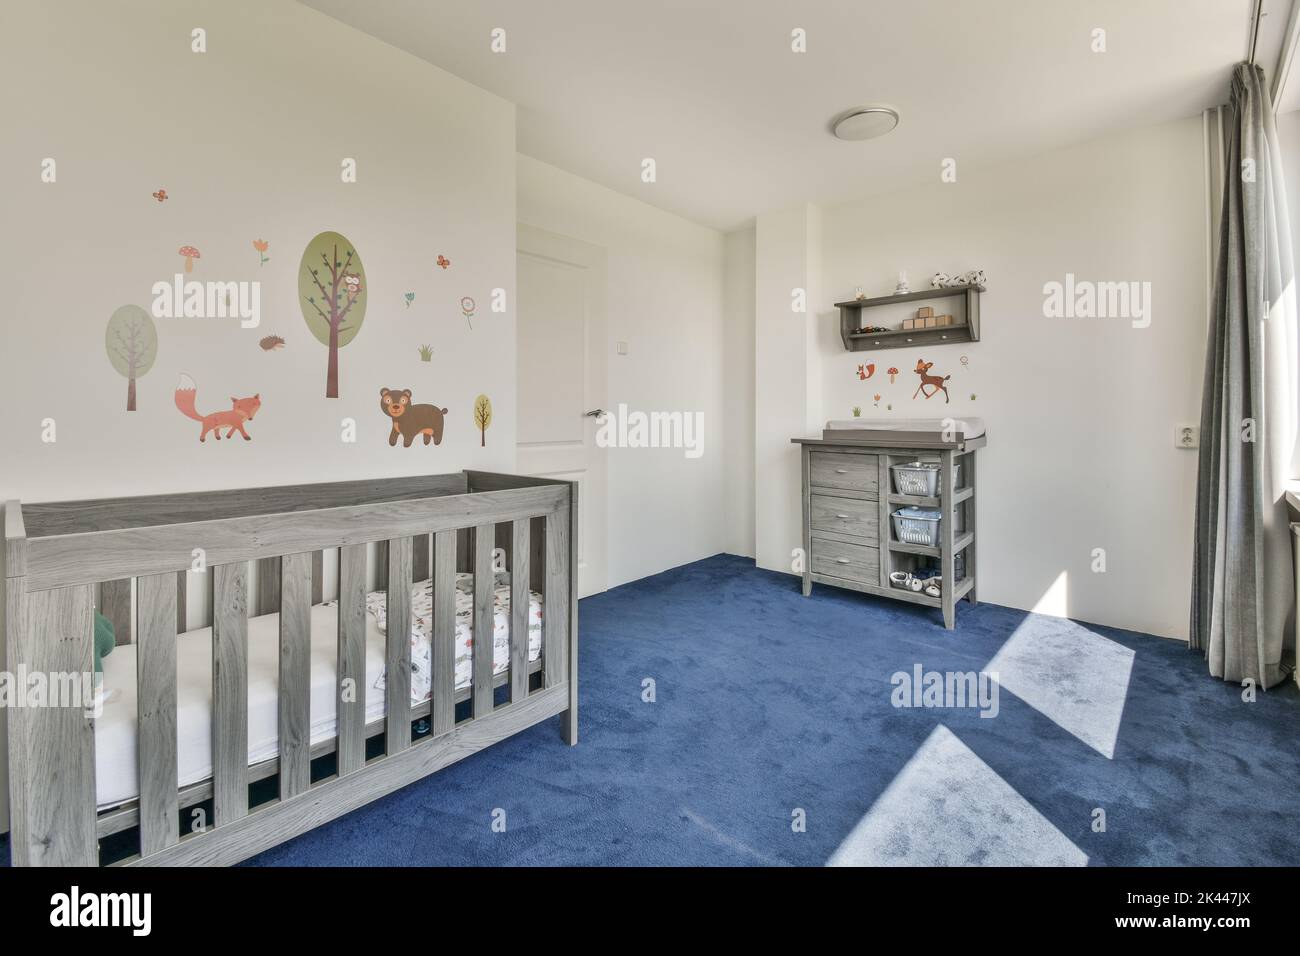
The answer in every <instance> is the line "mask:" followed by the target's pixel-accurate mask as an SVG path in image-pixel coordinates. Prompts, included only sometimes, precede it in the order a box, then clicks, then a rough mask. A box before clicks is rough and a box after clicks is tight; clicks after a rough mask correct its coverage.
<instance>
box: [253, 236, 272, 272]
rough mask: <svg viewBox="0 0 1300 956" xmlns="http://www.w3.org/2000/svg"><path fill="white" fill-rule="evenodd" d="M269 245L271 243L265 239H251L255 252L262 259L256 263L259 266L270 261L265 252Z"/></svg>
mask: <svg viewBox="0 0 1300 956" xmlns="http://www.w3.org/2000/svg"><path fill="white" fill-rule="evenodd" d="M270 245H271V244H270V243H269V242H267V241H266V240H265V239H254V240H253V248H254V249H256V250H257V254H258V255H259V256H260V257H261V260H262V261H261V262H259V263H258V265H259V266H264V265H266V264H267V263H268V262H270V261H271V257H270V256H268V255H267V254H266V250H267V249H268V248H270Z"/></svg>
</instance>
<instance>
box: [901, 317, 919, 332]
mask: <svg viewBox="0 0 1300 956" xmlns="http://www.w3.org/2000/svg"><path fill="white" fill-rule="evenodd" d="M917 321H918V320H917V319H904V320H903V331H904V332H910V331H911V330H912V329H914V328H916V323H917Z"/></svg>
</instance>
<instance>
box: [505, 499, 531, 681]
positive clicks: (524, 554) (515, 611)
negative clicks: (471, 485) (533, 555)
mask: <svg viewBox="0 0 1300 956" xmlns="http://www.w3.org/2000/svg"><path fill="white" fill-rule="evenodd" d="M528 524H529V522H528V519H527V518H521V519H519V520H518V521H513V522H511V525H512V528H511V530H512V532H513V538H512V540H511V544H510V561H511V565H510V702H511V703H518V702H519V701H521V700H523V699H524V698H525V697H527V696H528V564H529V561H528Z"/></svg>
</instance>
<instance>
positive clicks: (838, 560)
mask: <svg viewBox="0 0 1300 956" xmlns="http://www.w3.org/2000/svg"><path fill="white" fill-rule="evenodd" d="M835 561H836V563H837V564H852V563H853V562H851V561H850V560H849V559H848V558H836V559H835Z"/></svg>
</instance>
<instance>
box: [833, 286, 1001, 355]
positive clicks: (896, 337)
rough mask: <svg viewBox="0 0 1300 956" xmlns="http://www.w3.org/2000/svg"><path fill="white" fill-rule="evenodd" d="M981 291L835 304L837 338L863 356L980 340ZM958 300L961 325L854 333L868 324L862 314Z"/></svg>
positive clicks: (959, 289) (940, 291)
mask: <svg viewBox="0 0 1300 956" xmlns="http://www.w3.org/2000/svg"><path fill="white" fill-rule="evenodd" d="M983 291H984V287H983V286H979V285H960V286H953V287H952V288H948V289H926V290H924V291H922V292H907V293H904V294H902V295H883V296H878V297H877V298H874V299H850V300H849V301H848V302H836V303H835V307H836V308H838V309H839V310H840V338H841V339H842V340H843V342H844V347H845V348H846V349H847V350H848V351H850V352H865V351H867V350H868V349H873V350H875V349H902V348H911V347H913V346H917V345H956V344H959V343H962V342H978V341H979V340H980V293H981V292H983ZM958 297H961V298H962V299H964V300H965V303H966V317H965V320H964V321H962V322H957V323H954V324H952V325H939V326H935V327H934V328H931V329H906V330H903V329H895V330H892V331H889V332H857V331H855V330H856V329H860V328H862V327H863V326H864V325H869V324H870V323H868V322H865V321H863V312H864V311H865V310H867V309H873V308H876V307H878V306H884V305H898V304H900V303H903V302H923V301H927V300H938V299H953V298H958Z"/></svg>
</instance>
